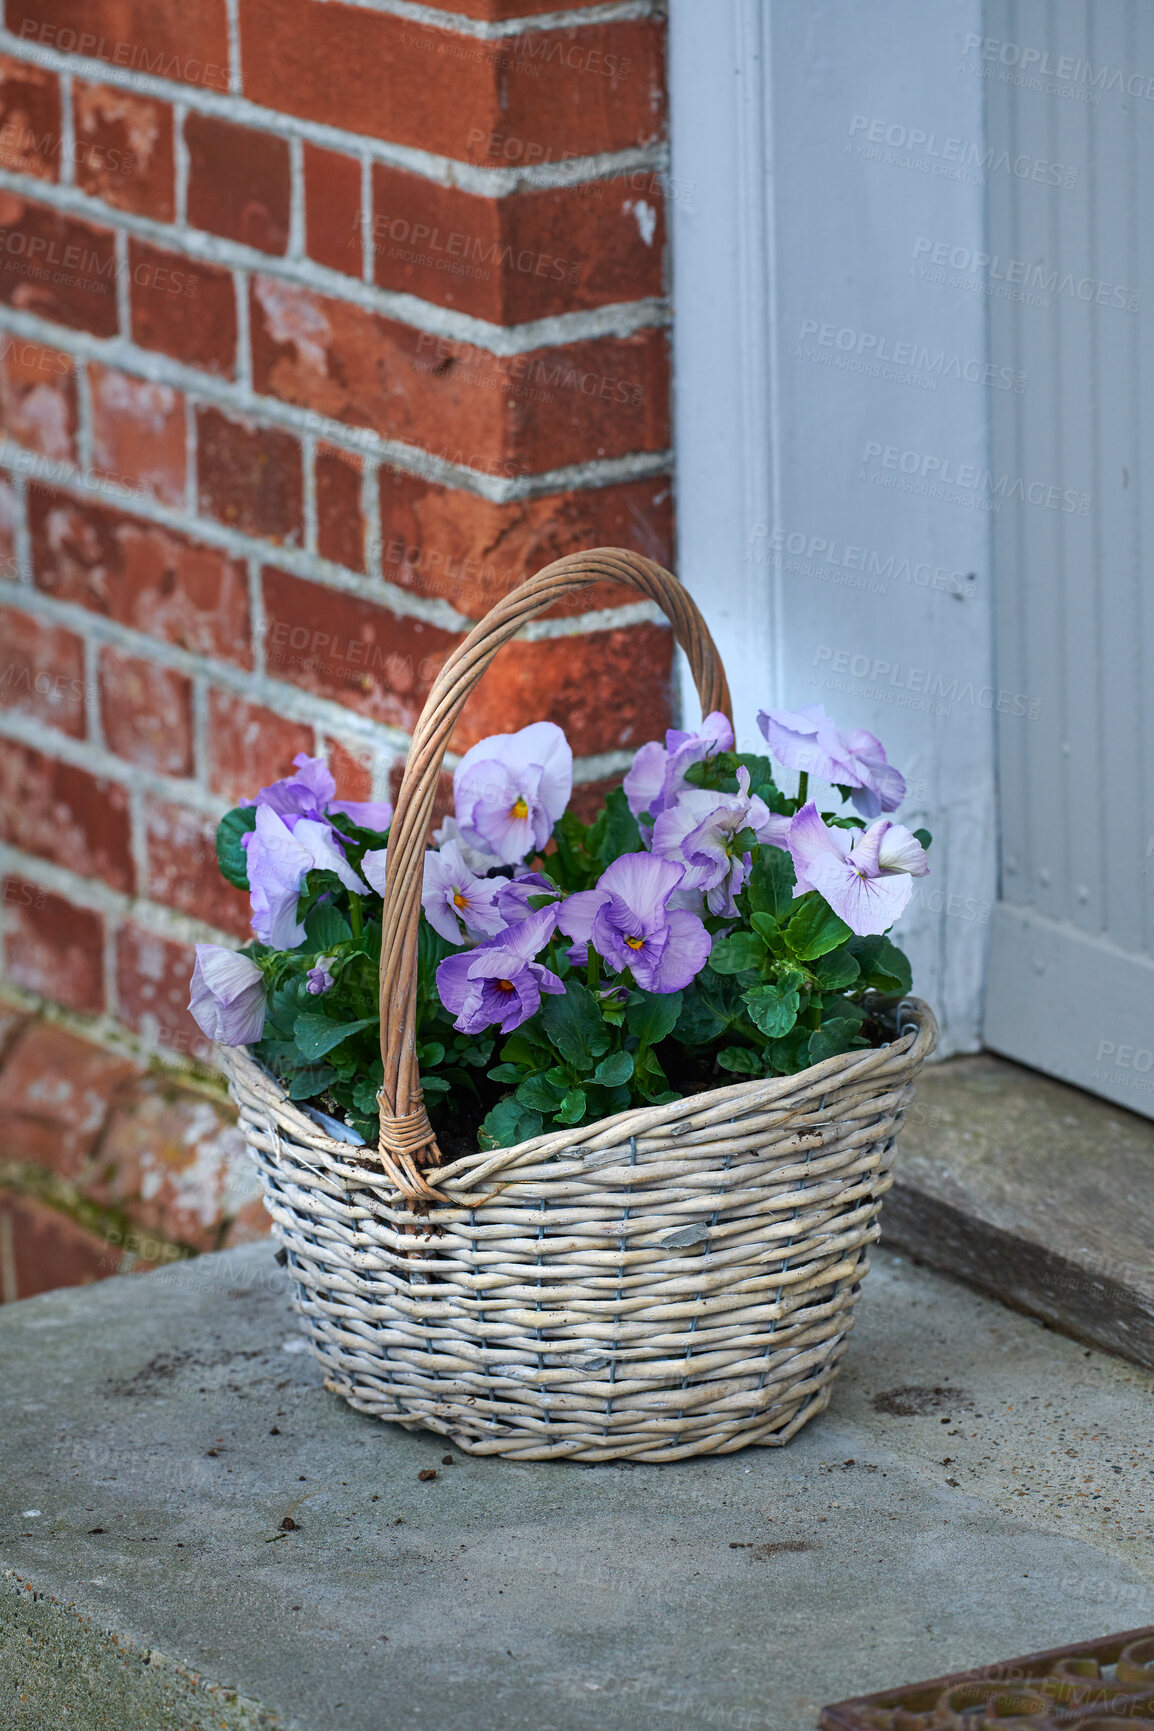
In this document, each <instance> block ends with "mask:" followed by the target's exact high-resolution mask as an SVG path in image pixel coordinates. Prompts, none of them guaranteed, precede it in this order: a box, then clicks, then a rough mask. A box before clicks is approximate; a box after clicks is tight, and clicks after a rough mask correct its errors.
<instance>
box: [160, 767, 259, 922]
mask: <svg viewBox="0 0 1154 1731" xmlns="http://www.w3.org/2000/svg"><path fill="white" fill-rule="evenodd" d="M145 844H146V847H147V849H148V871H147V893H148V894H149V895H150V896H151V897H152V899H153V900H154V901H158V902H163V903H164V905H165V906H166V907H170V908H176V909H177V910H178V911H179V912H180V913H182V914H190V915H191V916H192V918H193V919H198V920H204V921H205V922H206V923H207V924H208V925H210V926H215V927H216V928H217V930H218V931H222V932H231V933H232V934H233V935H234V936H235V937H239V938H251V937H252V930H251V928H250V925H249V918H250V914H251V909H250V908H249V902H248V897H247V896H246V895H245V894H244V892H243V890H238V889H234V888H233V886H232V885H231V884H230V883H226V882H225V880H224V878H222V877H221V875H220V868H219V866H218V865H217V863H216V822H215V820H214V819H212V818H208V817H205V816H204V815H203V814H202V813H200V812H198V811H190V810H188V809H187V808H186V807H185V806H180V805H172V804H170V803H169V802H168V801H166V800H158V799H151V800H149V801H148V802H147V804H146V807H145Z"/></svg>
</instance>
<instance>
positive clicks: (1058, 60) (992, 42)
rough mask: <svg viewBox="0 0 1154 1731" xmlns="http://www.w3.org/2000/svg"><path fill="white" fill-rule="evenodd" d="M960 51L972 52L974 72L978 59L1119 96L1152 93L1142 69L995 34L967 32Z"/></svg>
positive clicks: (1151, 83) (1147, 97)
mask: <svg viewBox="0 0 1154 1731" xmlns="http://www.w3.org/2000/svg"><path fill="white" fill-rule="evenodd" d="M962 53H963V56H965V57H966V58H967V59H968V58H969V57H970V56H971V55H975V56H976V60H972V61H971V62H970V64H971V68H972V70H973V71H975V72H976V71H978V70H979V63H980V62H981V61H985V62H986V63H987V65H992V66H1004V67H1006V68H1008V69H1011V70H1014V71H1017V72H1021V73H1025V74H1027V75H1029V76H1030V77H1034V78H1038V79H1042V78H1053V79H1057V80H1058V82H1059V83H1069V84H1082V85H1088V86H1089V87H1090V89H1091V90H1094V91H1097V92H1099V93H1101V92H1102V91H1105V90H1113V91H1115V92H1116V93H1117V94H1118V95H1119V96H1141V97H1144V98H1145V100H1146V101H1150V99H1151V98H1152V97H1154V77H1150V76H1148V75H1147V74H1146V73H1145V72H1125V71H1123V69H1122V68H1121V67H1120V66H1110V65H1105V66H1099V67H1097V68H1095V67H1094V65H1093V63H1092V62H1091V61H1089V60H1080V59H1079V58H1078V56H1077V55H1076V54H1061V55H1052V54H1051V53H1050V50H1049V49H1048V48H1032V47H1030V46H1029V45H1028V44H1026V43H1024V42H1005V41H1003V40H1002V39H1001V37H998V36H975V35H972V34H971V35H967V36H966V38H965V43H964V47H963V49H962Z"/></svg>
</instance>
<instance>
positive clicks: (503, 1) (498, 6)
mask: <svg viewBox="0 0 1154 1731" xmlns="http://www.w3.org/2000/svg"><path fill="white" fill-rule="evenodd" d="M429 4H430V5H431V6H432V7H433V9H434V10H435V11H437V12H450V13H452V12H456V13H458V14H459V15H460V16H461V17H463V18H480V19H484V20H486V21H488V22H492V23H496V22H497V21H498V20H499V19H502V18H529V17H531V16H532V15H533V14H534V13H538V12H541V11H543V10H544V8H543V5H542V0H429ZM601 4H602V0H574V3H573V4H571V5H567V6H566V7H565V11H566V12H579V11H581V10H583V9H584V8H585V7H586V6H599V5H601Z"/></svg>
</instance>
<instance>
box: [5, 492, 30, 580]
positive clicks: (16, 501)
mask: <svg viewBox="0 0 1154 1731" xmlns="http://www.w3.org/2000/svg"><path fill="white" fill-rule="evenodd" d="M23 517H24V506H23V501H22V499H21V497H20V495H19V493H18V492H17V491H16V489H15V487H13V486H12V485H11V483H10V482H9V481H8V480H7V479H6V477H5V476H3V475H0V577H3V578H4V579H5V580H6V581H7V582H9V583H18V582H19V581H20V579H21V577H22V576H24V575H25V572H24V570H23V567H22V565H21V560H20V555H19V552H18V550H17V541H16V537H17V534H18V533H19V529H20V525H21V523H22V521H23Z"/></svg>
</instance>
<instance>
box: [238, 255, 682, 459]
mask: <svg viewBox="0 0 1154 1731" xmlns="http://www.w3.org/2000/svg"><path fill="white" fill-rule="evenodd" d="M252 347H253V381H254V385H255V388H256V389H257V390H258V391H260V392H262V393H264V394H267V395H269V396H274V397H280V398H281V399H282V400H283V401H285V402H290V403H295V404H297V405H298V406H299V407H302V408H306V409H313V410H316V411H317V412H318V413H319V414H324V415H331V416H333V417H334V418H336V419H337V420H340V421H344V422H347V423H350V424H352V425H354V426H367V427H371V428H372V429H373V430H374V431H376V432H377V433H379V434H381V436H382V437H384V438H389V439H401V440H403V441H404V442H405V443H407V444H411V445H417V446H419V447H420V448H421V449H423V450H426V451H430V452H433V453H434V454H436V455H438V456H441V457H444V458H445V459H446V460H448V461H450V462H459V463H463V464H464V465H465V466H466V467H470V468H480V469H483V470H485V471H486V472H487V473H490V474H501V475H516V474H523V473H538V472H540V471H541V470H547V469H552V468H556V467H559V466H562V465H566V464H570V463H581V462H587V461H589V460H590V459H592V458H597V457H617V456H624V455H626V454H628V453H630V452H635V451H659V450H664V449H665V448H666V446H667V444H668V441H669V372H668V338H667V335H666V333H665V331H664V330H661V329H659V328H653V329H647V330H642V331H638V332H636V333H634V335H632V336H628V337H595V338H590V339H587V340H586V341H583V342H575V343H565V344H561V345H558V346H557V347H555V348H545V349H537V350H534V351H531V352H530V353H528V354H523V355H512V356H497V355H494V354H491V353H490V352H489V350H487V349H482V348H479V347H476V346H475V345H473V344H469V343H462V342H456V341H452V340H450V339H449V338H445V337H438V336H434V335H433V334H432V333H431V332H428V331H417V330H414V329H413V328H412V327H411V326H408V325H403V324H400V323H398V322H397V321H396V320H392V319H387V318H385V317H383V316H382V315H381V314H379V313H373V312H369V311H368V310H367V309H366V308H364V307H359V306H354V305H351V304H349V303H347V302H343V301H339V300H335V299H333V298H331V297H329V296H324V295H318V294H315V293H313V292H312V291H310V290H308V289H303V288H299V287H298V286H297V285H295V284H292V283H286V282H283V281H279V280H274V279H272V278H270V277H260V276H258V277H255V278H254V279H253V283H252Z"/></svg>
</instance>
